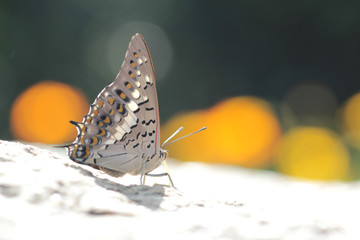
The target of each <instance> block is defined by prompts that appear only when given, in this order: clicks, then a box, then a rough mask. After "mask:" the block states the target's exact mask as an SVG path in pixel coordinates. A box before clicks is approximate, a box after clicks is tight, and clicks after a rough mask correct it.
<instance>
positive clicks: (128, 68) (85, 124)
mask: <svg viewBox="0 0 360 240" xmlns="http://www.w3.org/2000/svg"><path fill="white" fill-rule="evenodd" d="M72 123H73V124H74V125H75V126H76V127H77V130H78V136H77V138H76V139H75V141H74V142H73V144H71V145H69V146H68V153H69V156H70V158H71V159H72V160H74V161H75V162H78V163H81V164H86V165H90V166H92V167H94V168H98V169H99V168H100V169H102V170H104V171H105V172H106V173H108V174H110V175H113V176H122V175H124V174H125V173H130V174H139V173H141V168H142V165H143V163H144V162H145V161H146V160H149V159H153V158H154V156H156V154H157V153H158V152H159V144H160V143H159V124H160V123H159V111H158V100H157V93H156V86H155V73H154V67H153V63H152V60H151V57H150V52H149V50H148V47H147V45H146V43H145V41H144V39H143V37H142V36H141V35H140V34H136V35H134V36H133V37H132V39H131V41H130V44H129V47H128V50H127V52H126V55H125V60H124V62H123V64H122V66H121V68H120V71H119V73H118V75H117V76H116V78H115V80H114V82H112V83H111V84H110V85H108V86H106V87H105V88H104V89H103V90H102V91H101V92H100V93H99V95H98V97H97V98H96V99H95V101H94V103H93V104H91V106H90V110H89V113H88V114H87V115H85V116H84V119H83V121H82V122H81V123H77V122H72ZM153 161H156V158H155V159H154V160H153Z"/></svg>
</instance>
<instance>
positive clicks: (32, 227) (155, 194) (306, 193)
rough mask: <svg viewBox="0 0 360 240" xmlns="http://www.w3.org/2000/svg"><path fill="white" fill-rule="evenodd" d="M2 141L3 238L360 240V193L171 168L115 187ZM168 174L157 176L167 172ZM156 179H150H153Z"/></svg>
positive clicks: (273, 177)
mask: <svg viewBox="0 0 360 240" xmlns="http://www.w3.org/2000/svg"><path fill="white" fill-rule="evenodd" d="M44 148H48V149H49V147H42V148H38V147H35V146H30V145H24V144H21V143H17V142H7V141H0V239H1V240H2V239H4V240H5V239H6V240H7V239H46V240H48V239H51V240H57V239H61V240H64V239H167V240H168V239H171V240H173V239H259V240H260V239H261V240H265V239H266V240H267V239H286V240H297V239H299V240H310V239H320V240H322V239H331V240H335V239H359V238H360V227H359V226H358V225H359V222H360V207H359V205H360V191H359V190H360V185H359V182H353V183H341V182H333V183H314V182H303V181H297V180H293V179H290V178H287V177H284V176H281V175H277V174H275V173H270V172H264V171H255V170H244V169H240V168H236V167H230V166H220V165H205V164H199V163H178V162H174V161H173V162H170V163H169V164H170V171H171V174H172V178H173V180H174V183H175V185H176V186H177V188H178V189H179V190H176V189H173V188H170V187H167V186H166V185H154V186H150V185H152V184H153V183H154V182H158V183H162V184H167V181H168V180H167V179H166V178H151V179H150V178H149V177H148V178H147V184H149V185H147V186H139V185H136V184H138V183H139V177H137V176H136V177H129V176H127V177H124V178H119V179H115V178H112V177H109V176H107V175H105V174H102V173H100V172H99V171H97V170H95V169H92V168H89V167H86V166H81V165H78V164H76V163H73V162H72V161H71V160H70V159H68V158H67V157H66V155H65V151H64V150H61V151H60V152H58V153H55V152H53V151H55V150H56V149H52V151H49V150H46V149H44ZM161 171H163V169H160V170H158V172H161ZM148 180H149V181H148Z"/></svg>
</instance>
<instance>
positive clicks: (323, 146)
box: [277, 127, 349, 180]
mask: <svg viewBox="0 0 360 240" xmlns="http://www.w3.org/2000/svg"><path fill="white" fill-rule="evenodd" d="M277 161H278V168H279V170H280V171H281V172H283V173H285V174H288V175H291V176H296V177H301V178H308V179H317V180H335V179H345V178H346V177H347V174H348V170H349V154H348V152H347V149H346V147H345V146H344V145H343V143H342V142H341V140H340V139H339V136H338V135H337V134H336V133H335V132H333V131H331V130H328V129H324V128H317V127H298V128H295V129H293V130H291V131H290V132H289V133H287V134H286V135H285V136H284V138H283V140H282V143H281V146H280V148H279V152H278V154H277Z"/></svg>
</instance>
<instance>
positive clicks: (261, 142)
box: [206, 97, 281, 167]
mask: <svg viewBox="0 0 360 240" xmlns="http://www.w3.org/2000/svg"><path fill="white" fill-rule="evenodd" d="M208 129H209V137H208V138H207V139H206V141H207V145H208V146H209V148H210V149H211V150H212V151H213V155H214V157H215V159H216V161H218V162H222V163H229V164H237V165H241V166H245V167H264V166H267V165H269V161H270V159H271V156H272V154H273V153H274V150H275V148H276V146H277V144H278V142H279V140H280V137H281V128H280V124H279V122H278V120H277V118H276V117H275V115H274V113H273V111H272V109H271V107H270V105H269V104H267V103H266V102H265V101H264V100H261V99H259V98H255V97H234V98H230V99H227V100H225V101H222V102H220V103H219V104H217V105H216V106H215V107H213V108H212V109H211V110H210V112H209V117H208Z"/></svg>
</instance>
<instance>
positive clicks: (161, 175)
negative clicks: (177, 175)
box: [145, 173, 176, 189]
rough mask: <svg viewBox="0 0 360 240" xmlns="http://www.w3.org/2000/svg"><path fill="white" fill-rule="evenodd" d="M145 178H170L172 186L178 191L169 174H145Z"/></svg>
mask: <svg viewBox="0 0 360 240" xmlns="http://www.w3.org/2000/svg"><path fill="white" fill-rule="evenodd" d="M145 176H149V177H163V176H168V178H169V180H170V184H171V186H172V187H173V188H175V189H176V187H175V186H174V183H173V181H172V179H171V177H170V174H169V173H158V174H155V173H145Z"/></svg>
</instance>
